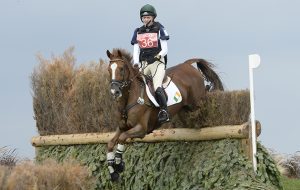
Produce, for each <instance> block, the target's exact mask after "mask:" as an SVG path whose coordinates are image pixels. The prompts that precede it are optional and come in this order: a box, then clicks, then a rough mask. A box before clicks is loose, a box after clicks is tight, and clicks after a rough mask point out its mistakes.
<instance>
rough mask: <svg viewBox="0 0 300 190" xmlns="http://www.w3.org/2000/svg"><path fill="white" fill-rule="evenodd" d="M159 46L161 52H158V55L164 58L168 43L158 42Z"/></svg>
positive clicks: (164, 41) (165, 41)
mask: <svg viewBox="0 0 300 190" xmlns="http://www.w3.org/2000/svg"><path fill="white" fill-rule="evenodd" d="M160 45H161V51H160V52H159V54H158V55H160V56H161V57H164V56H166V55H167V53H168V43H167V40H160Z"/></svg>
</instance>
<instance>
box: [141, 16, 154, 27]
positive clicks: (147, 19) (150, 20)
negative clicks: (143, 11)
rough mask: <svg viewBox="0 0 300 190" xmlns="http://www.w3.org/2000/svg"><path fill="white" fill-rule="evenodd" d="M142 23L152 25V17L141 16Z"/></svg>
mask: <svg viewBox="0 0 300 190" xmlns="http://www.w3.org/2000/svg"><path fill="white" fill-rule="evenodd" d="M142 21H143V23H144V25H146V24H148V23H149V24H152V22H153V16H143V17H142ZM149 24H148V25H149Z"/></svg>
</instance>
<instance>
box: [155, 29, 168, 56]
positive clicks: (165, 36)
mask: <svg viewBox="0 0 300 190" xmlns="http://www.w3.org/2000/svg"><path fill="white" fill-rule="evenodd" d="M159 36H160V39H159V40H160V45H161V51H160V52H159V54H158V55H160V56H161V57H164V56H166V55H167V53H168V43H167V40H169V38H170V37H169V34H168V33H167V30H166V29H165V27H164V26H163V25H161V24H160V29H159Z"/></svg>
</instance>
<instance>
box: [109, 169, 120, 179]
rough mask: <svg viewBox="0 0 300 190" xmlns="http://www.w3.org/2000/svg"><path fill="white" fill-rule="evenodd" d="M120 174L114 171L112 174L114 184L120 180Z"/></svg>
mask: <svg viewBox="0 0 300 190" xmlns="http://www.w3.org/2000/svg"><path fill="white" fill-rule="evenodd" d="M119 177H120V175H119V173H118V172H116V171H114V172H113V173H111V174H110V178H111V181H112V182H117V181H118V180H119Z"/></svg>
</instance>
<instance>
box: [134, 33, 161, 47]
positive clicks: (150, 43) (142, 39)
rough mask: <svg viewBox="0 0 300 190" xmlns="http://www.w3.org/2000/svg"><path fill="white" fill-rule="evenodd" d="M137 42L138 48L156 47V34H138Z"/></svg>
mask: <svg viewBox="0 0 300 190" xmlns="http://www.w3.org/2000/svg"><path fill="white" fill-rule="evenodd" d="M137 41H138V43H139V46H140V48H156V47H158V39H157V33H144V34H138V35H137Z"/></svg>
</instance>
